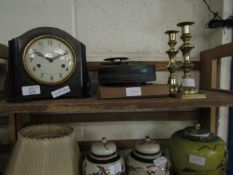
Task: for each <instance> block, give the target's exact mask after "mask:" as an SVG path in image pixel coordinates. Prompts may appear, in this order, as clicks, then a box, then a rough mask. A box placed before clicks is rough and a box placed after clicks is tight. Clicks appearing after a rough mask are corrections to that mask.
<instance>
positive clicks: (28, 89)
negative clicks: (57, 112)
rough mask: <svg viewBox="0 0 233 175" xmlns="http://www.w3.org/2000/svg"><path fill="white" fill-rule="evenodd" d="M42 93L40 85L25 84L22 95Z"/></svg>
mask: <svg viewBox="0 0 233 175" xmlns="http://www.w3.org/2000/svg"><path fill="white" fill-rule="evenodd" d="M38 94H40V86H39V85H35V86H23V87H22V95H23V96H28V95H38Z"/></svg>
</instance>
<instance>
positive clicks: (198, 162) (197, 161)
mask: <svg viewBox="0 0 233 175" xmlns="http://www.w3.org/2000/svg"><path fill="white" fill-rule="evenodd" d="M205 161H206V159H205V157H201V156H196V155H192V154H190V155H189V162H190V163H193V164H196V165H201V166H205Z"/></svg>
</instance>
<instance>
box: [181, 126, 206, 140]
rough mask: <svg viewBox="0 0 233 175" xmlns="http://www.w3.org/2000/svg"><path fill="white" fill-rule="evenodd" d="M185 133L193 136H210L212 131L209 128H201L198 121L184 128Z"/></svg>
mask: <svg viewBox="0 0 233 175" xmlns="http://www.w3.org/2000/svg"><path fill="white" fill-rule="evenodd" d="M184 132H185V134H186V135H188V136H192V137H209V136H210V132H209V131H208V130H207V129H201V128H200V124H199V123H196V124H194V126H192V127H187V128H185V130H184Z"/></svg>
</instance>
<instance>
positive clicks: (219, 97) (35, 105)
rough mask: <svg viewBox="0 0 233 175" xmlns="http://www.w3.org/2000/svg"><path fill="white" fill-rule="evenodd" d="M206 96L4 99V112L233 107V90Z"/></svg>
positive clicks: (0, 104)
mask: <svg viewBox="0 0 233 175" xmlns="http://www.w3.org/2000/svg"><path fill="white" fill-rule="evenodd" d="M203 92H205V93H206V94H207V96H208V98H206V99H192V100H181V99H176V98H172V97H163V98H135V99H111V100H99V99H98V98H97V97H90V98H83V99H55V100H37V101H30V102H20V103H19V102H17V103H12V102H11V103H9V102H6V100H5V99H1V100H0V112H1V113H35V112H48V113H52V112H65V113H80V112H86V113H92V112H95V113H97V112H117V111H121V112H125V111H129V112H130V111H132V112H133V111H134V112H136V111H141V112H142V111H153V110H155V109H160V108H164V109H166V108H173V109H177V108H190V107H193V108H199V107H202V108H204V107H218V106H233V92H232V91H221V90H212V91H203Z"/></svg>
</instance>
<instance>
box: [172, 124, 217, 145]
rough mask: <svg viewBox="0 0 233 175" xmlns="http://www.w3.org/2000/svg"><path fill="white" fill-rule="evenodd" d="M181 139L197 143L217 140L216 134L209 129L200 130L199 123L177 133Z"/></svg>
mask: <svg viewBox="0 0 233 175" xmlns="http://www.w3.org/2000/svg"><path fill="white" fill-rule="evenodd" d="M177 134H178V135H179V136H180V137H183V138H185V139H189V140H195V141H205V142H212V141H214V140H216V139H217V136H216V135H215V134H212V133H210V132H209V130H207V129H203V128H200V124H199V123H195V124H194V126H191V127H187V128H185V129H182V130H180V131H178V132H177Z"/></svg>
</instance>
